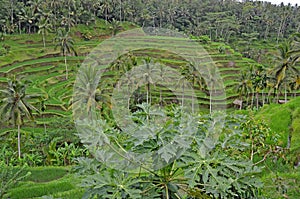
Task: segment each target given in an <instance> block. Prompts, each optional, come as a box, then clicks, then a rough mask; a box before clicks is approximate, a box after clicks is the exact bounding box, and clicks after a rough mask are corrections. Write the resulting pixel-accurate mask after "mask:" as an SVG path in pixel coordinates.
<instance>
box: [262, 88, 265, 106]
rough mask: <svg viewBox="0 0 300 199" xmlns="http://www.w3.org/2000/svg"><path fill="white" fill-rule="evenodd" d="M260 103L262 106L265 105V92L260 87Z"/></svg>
mask: <svg viewBox="0 0 300 199" xmlns="http://www.w3.org/2000/svg"><path fill="white" fill-rule="evenodd" d="M262 103H263V105H262V106H264V105H265V92H264V89H262Z"/></svg>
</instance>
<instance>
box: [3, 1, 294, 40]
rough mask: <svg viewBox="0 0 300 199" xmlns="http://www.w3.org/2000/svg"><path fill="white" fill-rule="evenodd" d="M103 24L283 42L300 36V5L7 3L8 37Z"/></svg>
mask: <svg viewBox="0 0 300 199" xmlns="http://www.w3.org/2000/svg"><path fill="white" fill-rule="evenodd" d="M97 18H102V19H105V20H107V21H112V20H113V19H115V20H118V21H130V22H133V23H136V24H138V25H140V26H152V27H153V26H154V27H164V28H171V29H176V30H179V31H184V32H186V33H187V34H193V35H208V36H209V37H210V39H211V40H219V41H227V42H230V41H231V40H232V39H234V38H235V37H236V36H238V37H245V39H249V38H250V39H251V37H256V38H258V39H273V40H281V39H282V38H286V37H288V36H289V35H290V34H292V33H294V32H296V31H298V32H299V30H300V7H299V6H298V5H290V4H289V5H287V6H284V5H283V3H282V4H281V5H273V4H271V3H269V2H262V1H249V0H244V1H242V2H239V1H236V0H30V1H27V0H1V3H0V31H1V32H2V33H6V34H7V33H8V34H10V33H34V32H38V30H39V28H45V26H46V27H48V28H49V29H53V30H56V29H57V28H58V27H65V28H66V29H69V28H70V27H72V26H74V25H76V24H90V23H93V22H94V21H95V20H96V19H97Z"/></svg>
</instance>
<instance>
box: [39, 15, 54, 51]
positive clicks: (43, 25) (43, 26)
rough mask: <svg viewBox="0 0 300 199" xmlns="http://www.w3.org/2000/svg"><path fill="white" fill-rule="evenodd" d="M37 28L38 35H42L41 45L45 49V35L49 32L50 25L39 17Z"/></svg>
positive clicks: (45, 19)
mask: <svg viewBox="0 0 300 199" xmlns="http://www.w3.org/2000/svg"><path fill="white" fill-rule="evenodd" d="M38 26H39V30H38V34H42V37H43V45H44V48H45V47H46V39H45V36H46V35H47V33H48V32H51V24H50V23H49V20H48V19H47V18H45V17H41V18H40V20H39V23H38Z"/></svg>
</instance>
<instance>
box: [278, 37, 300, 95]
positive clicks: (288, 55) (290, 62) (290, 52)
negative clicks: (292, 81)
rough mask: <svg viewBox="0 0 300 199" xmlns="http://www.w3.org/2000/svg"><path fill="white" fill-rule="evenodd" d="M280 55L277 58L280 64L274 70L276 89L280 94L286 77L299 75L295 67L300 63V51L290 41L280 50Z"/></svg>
mask: <svg viewBox="0 0 300 199" xmlns="http://www.w3.org/2000/svg"><path fill="white" fill-rule="evenodd" d="M278 51H279V55H278V56H277V57H276V58H277V60H278V62H279V64H278V66H277V67H276V68H275V69H274V72H275V77H276V85H275V89H276V90H277V92H278V89H279V86H280V85H281V84H282V83H283V81H284V79H286V76H289V74H288V73H293V72H294V73H296V74H299V71H298V69H297V68H296V67H295V64H296V63H297V62H298V61H299V58H300V49H299V48H295V47H294V45H293V41H292V40H291V39H289V40H288V41H286V42H284V43H283V44H282V45H280V46H279V48H278Z"/></svg>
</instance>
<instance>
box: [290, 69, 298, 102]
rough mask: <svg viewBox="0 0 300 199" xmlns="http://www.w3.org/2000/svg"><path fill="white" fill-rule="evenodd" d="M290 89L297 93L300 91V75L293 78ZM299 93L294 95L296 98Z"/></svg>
mask: <svg viewBox="0 0 300 199" xmlns="http://www.w3.org/2000/svg"><path fill="white" fill-rule="evenodd" d="M290 87H291V88H292V89H293V90H294V91H297V90H299V89H300V74H296V75H294V76H293V77H292V81H291V82H290ZM296 95H297V93H296V92H295V93H294V96H295V97H296Z"/></svg>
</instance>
